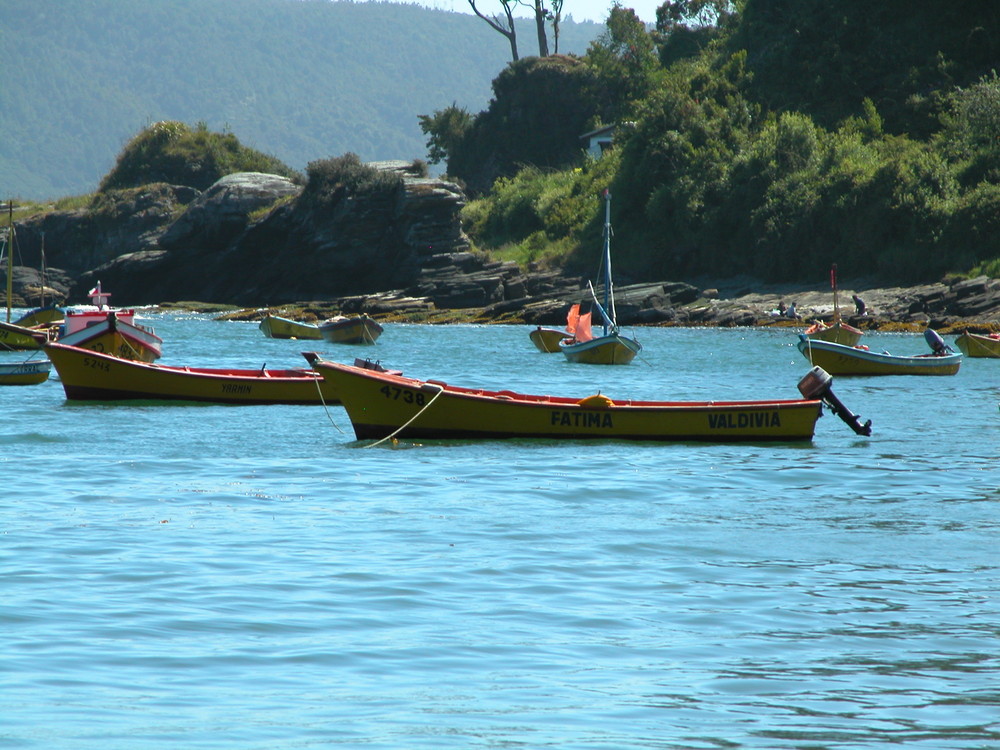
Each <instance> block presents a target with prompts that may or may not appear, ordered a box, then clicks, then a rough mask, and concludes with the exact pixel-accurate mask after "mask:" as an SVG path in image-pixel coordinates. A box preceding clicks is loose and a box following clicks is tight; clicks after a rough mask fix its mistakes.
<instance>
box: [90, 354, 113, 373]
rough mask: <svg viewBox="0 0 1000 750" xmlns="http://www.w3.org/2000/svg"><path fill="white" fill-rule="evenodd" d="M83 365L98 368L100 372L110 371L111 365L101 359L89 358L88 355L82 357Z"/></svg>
mask: <svg viewBox="0 0 1000 750" xmlns="http://www.w3.org/2000/svg"><path fill="white" fill-rule="evenodd" d="M83 366H84V367H90V368H91V369H94V370H100V371H101V372H111V365H109V364H108V363H107V362H105V361H104V360H101V359H91V358H90V357H84V358H83Z"/></svg>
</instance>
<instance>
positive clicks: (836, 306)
mask: <svg viewBox="0 0 1000 750" xmlns="http://www.w3.org/2000/svg"><path fill="white" fill-rule="evenodd" d="M830 286H832V287H833V322H834V323H839V322H840V302H839V300H838V299H837V264H836V263H834V264H833V265H832V266H830Z"/></svg>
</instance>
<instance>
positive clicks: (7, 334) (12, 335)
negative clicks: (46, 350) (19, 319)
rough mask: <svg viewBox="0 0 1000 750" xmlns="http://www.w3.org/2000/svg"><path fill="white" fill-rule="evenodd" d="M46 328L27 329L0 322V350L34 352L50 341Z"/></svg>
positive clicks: (14, 324) (50, 336) (49, 334)
mask: <svg viewBox="0 0 1000 750" xmlns="http://www.w3.org/2000/svg"><path fill="white" fill-rule="evenodd" d="M51 338H52V335H51V331H50V330H49V329H48V328H44V327H42V328H28V327H26V326H20V325H17V324H16V323H4V322H0V350H18V351H22V350H34V349H41V348H42V346H43V345H44V344H45V343H46V342H48V341H49V340H51Z"/></svg>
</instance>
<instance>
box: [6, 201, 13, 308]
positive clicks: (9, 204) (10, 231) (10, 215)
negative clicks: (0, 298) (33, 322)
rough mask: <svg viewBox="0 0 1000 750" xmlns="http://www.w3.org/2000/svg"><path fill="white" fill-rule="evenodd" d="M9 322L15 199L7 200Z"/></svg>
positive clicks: (11, 293)
mask: <svg viewBox="0 0 1000 750" xmlns="http://www.w3.org/2000/svg"><path fill="white" fill-rule="evenodd" d="M7 209H8V212H9V213H8V214H7V217H8V227H9V228H8V230H7V322H8V323H10V300H11V297H13V296H14V201H12V200H9V201H7Z"/></svg>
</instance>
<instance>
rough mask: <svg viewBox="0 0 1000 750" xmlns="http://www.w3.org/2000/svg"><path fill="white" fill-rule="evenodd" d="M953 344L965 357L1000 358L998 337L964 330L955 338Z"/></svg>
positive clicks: (999, 340) (999, 339)
mask: <svg viewBox="0 0 1000 750" xmlns="http://www.w3.org/2000/svg"><path fill="white" fill-rule="evenodd" d="M955 346H957V347H958V348H959V349H960V350H961V352H962V354H964V355H965V356H966V357H990V358H993V359H997V358H1000V338H993V337H992V336H982V335H979V334H976V333H969V332H968V331H966V332H965V333H963V334H962V335H960V336H959V337H958V338H956V339H955Z"/></svg>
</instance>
